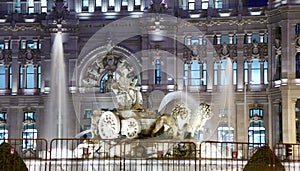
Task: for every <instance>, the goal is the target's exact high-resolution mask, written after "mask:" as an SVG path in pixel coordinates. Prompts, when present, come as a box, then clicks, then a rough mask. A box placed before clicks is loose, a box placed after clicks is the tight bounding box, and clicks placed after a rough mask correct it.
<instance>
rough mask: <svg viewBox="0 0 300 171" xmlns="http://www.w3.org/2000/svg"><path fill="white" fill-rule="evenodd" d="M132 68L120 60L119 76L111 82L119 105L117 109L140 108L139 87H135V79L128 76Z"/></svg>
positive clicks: (140, 96) (140, 95) (141, 101)
mask: <svg viewBox="0 0 300 171" xmlns="http://www.w3.org/2000/svg"><path fill="white" fill-rule="evenodd" d="M132 72H133V71H132V68H131V67H129V66H128V64H127V63H126V62H122V64H121V66H120V67H119V68H118V73H119V78H117V81H116V82H115V83H113V84H112V86H111V90H112V92H114V94H115V95H116V98H117V102H118V105H119V108H118V109H119V110H130V109H135V110H142V104H143V98H142V94H141V92H140V88H139V87H136V84H137V79H132V78H130V76H129V75H130V74H131V73H132Z"/></svg>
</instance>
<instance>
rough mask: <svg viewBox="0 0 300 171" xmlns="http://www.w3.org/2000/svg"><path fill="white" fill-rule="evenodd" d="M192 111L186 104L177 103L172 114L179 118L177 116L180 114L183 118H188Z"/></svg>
mask: <svg viewBox="0 0 300 171" xmlns="http://www.w3.org/2000/svg"><path fill="white" fill-rule="evenodd" d="M190 113H191V111H190V109H188V108H187V107H186V106H185V105H184V104H177V105H176V106H175V107H174V108H173V110H172V113H171V115H172V116H173V117H174V118H177V116H180V117H181V119H186V118H187V117H188V116H189V115H190Z"/></svg>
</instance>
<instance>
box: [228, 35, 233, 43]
mask: <svg viewBox="0 0 300 171" xmlns="http://www.w3.org/2000/svg"><path fill="white" fill-rule="evenodd" d="M229 44H233V34H229Z"/></svg>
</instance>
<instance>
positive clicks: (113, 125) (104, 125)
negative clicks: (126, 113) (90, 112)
mask: <svg viewBox="0 0 300 171" xmlns="http://www.w3.org/2000/svg"><path fill="white" fill-rule="evenodd" d="M120 125H121V124H120V119H119V117H118V116H117V115H115V114H114V113H113V112H110V111H106V112H104V113H103V114H102V115H101V116H100V118H99V121H98V131H99V135H100V137H101V138H102V139H115V138H118V136H119V133H120Z"/></svg>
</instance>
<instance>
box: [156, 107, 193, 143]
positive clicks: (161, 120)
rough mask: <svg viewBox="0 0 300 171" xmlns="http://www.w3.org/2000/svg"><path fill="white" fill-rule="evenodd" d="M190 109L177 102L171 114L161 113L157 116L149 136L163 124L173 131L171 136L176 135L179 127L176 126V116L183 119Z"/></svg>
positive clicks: (187, 115)
mask: <svg viewBox="0 0 300 171" xmlns="http://www.w3.org/2000/svg"><path fill="white" fill-rule="evenodd" d="M190 113H191V112H190V110H189V109H188V108H187V107H186V106H185V105H183V104H177V105H176V106H175V107H174V108H173V110H172V112H171V114H162V115H161V116H160V117H158V118H157V120H156V122H155V128H154V129H153V131H152V134H151V136H152V137H153V136H154V135H155V134H156V133H157V132H158V131H159V130H160V129H161V128H162V127H163V126H164V125H167V126H169V127H170V128H171V129H172V131H173V138H175V137H177V136H178V133H179V128H178V122H177V120H178V117H180V119H182V120H185V119H187V118H188V117H189V115H190Z"/></svg>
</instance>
